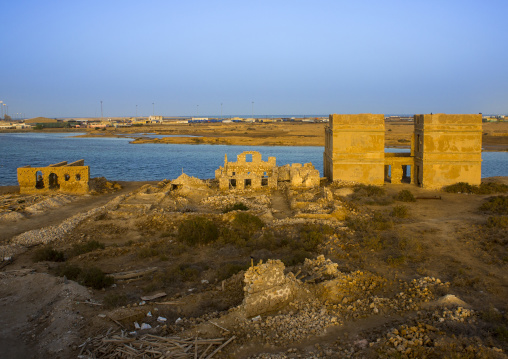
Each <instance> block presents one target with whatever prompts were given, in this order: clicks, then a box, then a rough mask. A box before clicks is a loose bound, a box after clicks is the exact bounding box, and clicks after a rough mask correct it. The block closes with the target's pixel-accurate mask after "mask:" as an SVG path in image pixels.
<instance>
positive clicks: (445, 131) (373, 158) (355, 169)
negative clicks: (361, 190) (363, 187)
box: [323, 114, 482, 189]
mask: <svg viewBox="0 0 508 359" xmlns="http://www.w3.org/2000/svg"><path fill="white" fill-rule="evenodd" d="M481 136H482V116H481V114H478V115H447V114H430V115H415V116H414V133H413V138H412V141H411V153H385V152H384V138H385V125H384V115H379V114H357V115H336V114H333V115H330V120H329V125H328V127H327V128H326V129H325V151H324V154H323V166H324V175H325V177H327V178H328V179H329V180H330V181H337V180H339V181H346V182H357V183H364V184H372V185H381V184H383V183H384V182H385V181H389V182H391V183H401V182H402V181H405V182H410V183H414V184H416V185H418V186H421V187H424V188H430V189H433V188H435V189H438V188H441V187H443V186H447V185H450V184H454V183H457V182H467V183H470V184H474V185H477V184H480V182H481V146H482V138H481Z"/></svg>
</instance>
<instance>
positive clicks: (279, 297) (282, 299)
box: [243, 259, 298, 317]
mask: <svg viewBox="0 0 508 359" xmlns="http://www.w3.org/2000/svg"><path fill="white" fill-rule="evenodd" d="M284 268H285V266H284V263H282V262H281V261H280V260H278V259H277V260H271V259H269V260H268V262H267V263H264V264H263V263H262V262H261V263H259V264H258V265H257V266H252V267H250V268H249V269H248V270H247V272H245V277H244V283H245V287H244V292H245V298H244V301H243V308H244V309H245V313H246V315H247V316H249V317H253V316H256V315H259V314H263V313H267V312H271V311H274V310H277V309H280V308H281V307H283V306H284V305H286V304H287V303H288V302H290V301H291V300H292V299H293V296H294V295H295V289H296V287H297V285H298V283H297V281H296V279H295V278H294V276H290V275H288V276H286V275H284ZM291 274H292V273H291Z"/></svg>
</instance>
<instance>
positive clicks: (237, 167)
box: [215, 151, 277, 190]
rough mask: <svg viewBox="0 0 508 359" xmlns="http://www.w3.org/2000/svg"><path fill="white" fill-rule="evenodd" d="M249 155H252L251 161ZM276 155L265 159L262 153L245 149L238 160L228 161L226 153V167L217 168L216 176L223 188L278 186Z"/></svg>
mask: <svg viewBox="0 0 508 359" xmlns="http://www.w3.org/2000/svg"><path fill="white" fill-rule="evenodd" d="M247 157H250V158H249V159H250V161H249V160H248V158H247ZM275 161H276V160H275V157H268V161H263V160H262V158H261V153H259V152H257V151H245V152H242V153H240V154H239V155H238V156H237V157H236V162H228V156H227V155H225V158H224V167H222V166H221V167H219V168H218V169H217V170H215V178H216V179H218V180H219V188H220V189H221V190H225V189H229V188H230V186H231V187H233V188H238V189H244V188H245V187H248V186H250V187H251V188H253V189H257V188H261V187H265V186H266V187H268V188H277V165H276V163H275Z"/></svg>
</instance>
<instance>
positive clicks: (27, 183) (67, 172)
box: [17, 160, 90, 194]
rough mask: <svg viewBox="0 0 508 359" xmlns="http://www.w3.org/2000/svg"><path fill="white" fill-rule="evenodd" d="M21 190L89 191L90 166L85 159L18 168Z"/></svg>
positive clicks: (79, 192)
mask: <svg viewBox="0 0 508 359" xmlns="http://www.w3.org/2000/svg"><path fill="white" fill-rule="evenodd" d="M17 172H18V183H19V191H20V193H23V194H33V193H42V192H49V191H59V192H67V193H75V194H86V193H88V192H89V181H90V167H89V166H85V160H78V161H75V162H72V163H67V161H63V162H59V163H55V164H52V165H49V166H47V167H31V166H29V165H28V166H24V167H20V168H18V171H17Z"/></svg>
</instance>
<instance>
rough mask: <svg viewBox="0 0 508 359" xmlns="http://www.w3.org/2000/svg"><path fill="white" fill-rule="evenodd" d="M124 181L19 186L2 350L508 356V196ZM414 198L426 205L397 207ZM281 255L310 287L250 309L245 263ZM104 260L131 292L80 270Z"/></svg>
mask: <svg viewBox="0 0 508 359" xmlns="http://www.w3.org/2000/svg"><path fill="white" fill-rule="evenodd" d="M486 181H487V182H488V181H491V182H495V183H501V184H503V183H504V184H508V178H506V177H500V178H491V179H486ZM122 186H123V188H122V189H121V190H117V191H106V192H105V193H97V194H95V195H89V196H69V195H62V194H57V193H54V194H49V195H37V196H36V195H31V196H25V195H20V194H18V193H16V188H15V187H10V188H3V189H2V192H1V194H0V209H1V210H0V234H1V235H0V255H1V257H2V258H3V261H1V262H0V308H1V313H2V314H1V315H0V338H1V339H0V353H2V355H1V357H5V358H10V357H12V358H17V357H27V358H30V357H31V358H46V357H48V356H50V355H51V356H52V357H55V358H71V357H77V356H79V355H81V356H80V357H83V358H92V357H102V356H105V355H107V354H111V353H113V351H114V350H117V352H116V353H117V354H118V353H120V354H121V353H123V354H122V355H124V357H135V355H134V353H135V351H136V350H137V351H138V352H140V351H141V350H142V349H143V348H145V347H146V346H147V343H148V342H149V341H157V340H158V341H159V342H158V344H157V345H158V346H157V348H159V349H153V348H156V346H155V344H151V345H152V347H150V348H152V349H146V350H149V351H148V352H145V355H147V357H151V356H150V355H153V357H160V355H162V354H163V353H164V350H165V351H166V354H167V353H168V351H170V350H169V349H168V348H169V345H174V348H176V349H174V350H184V349H182V348H187V349H185V350H187V352H186V355H187V356H184V357H195V355H197V353H199V355H200V356H201V355H202V356H203V357H206V356H208V355H209V354H211V352H212V350H213V349H215V348H218V346H219V345H224V346H223V348H222V350H220V351H219V352H217V353H215V354H214V357H216V358H283V357H284V358H297V357H299V358H311V357H312V358H336V357H356V358H365V357H367V358H374V357H393V358H395V357H396V358H400V357H403V358H405V357H407V358H412V357H471V358H472V357H486V358H504V357H506V354H505V353H506V350H508V316H507V310H508V305H507V301H506V298H508V274H507V273H508V251H507V248H506V245H507V242H508V235H507V233H508V232H507V231H506V223H505V222H507V220H506V213H505V212H503V211H506V208H505V209H503V208H501V210H500V212H494V213H492V212H488V210H483V211H480V210H479V208H480V207H481V206H482V205H483V204H484V203H486V202H487V201H488V199H489V198H490V197H493V196H502V195H503V194H500V193H497V194H496V193H494V194H482V195H480V194H464V193H446V192H443V191H429V190H424V189H421V188H418V187H415V186H413V185H410V184H401V185H392V184H388V183H387V184H386V185H385V186H384V187H383V188H370V187H367V188H361V187H358V186H356V187H355V186H347V185H337V184H323V185H322V186H321V187H318V188H313V189H290V188H289V187H288V186H287V185H285V184H283V183H281V184H280V185H279V189H278V190H273V191H267V190H261V191H252V190H249V189H247V190H245V191H242V192H239V191H238V192H237V191H232V192H226V193H224V192H220V191H219V190H218V188H217V184H216V183H214V182H213V181H212V182H207V183H203V184H201V185H199V186H196V185H195V184H189V185H188V186H181V187H178V188H174V186H172V185H171V182H170V181H167V182H160V183H155V182H149V183H147V182H144V183H136V182H125V183H122ZM402 190H407V191H410V192H411V193H412V194H413V196H414V197H416V200H415V201H414V202H401V201H399V200H395V199H394V197H397V195H399V194H400V193H401V191H402ZM238 203H242V204H243V205H244V207H242V208H241V209H238V208H239V207H233V206H234V205H235V204H238ZM234 208H237V209H234ZM494 217H495V218H497V222H496V221H494V220H492V219H491V218H494ZM503 218H504V219H503ZM189 223H191V224H192V225H193V227H188V226H186V224H189ZM192 228H200V230H199V231H198V232H199V233H198V234H196V233H195V231H194V230H193V229H192ZM193 238H198V240H202V242H197V243H196V242H192V239H193ZM203 238H205V239H206V240H205V239H203ZM49 250H53V251H54V252H50V251H49ZM48 253H50V254H48ZM55 253H61V254H62V257H60V258H59V257H58V256H57V255H56V254H55ZM320 255H322V256H324V257H321V259H319V258H320V257H319V256H320ZM306 258H307V259H306ZM276 259H278V260H281V261H282V262H283V264H284V266H285V271H284V273H285V275H286V276H287V278H286V280H287V281H289V282H291V283H294V285H295V288H299V289H298V290H295V292H294V294H293V297H292V298H291V300H289V301H288V302H286V303H283V305H280V306H279V307H277V309H276V310H271V311H269V312H262V313H260V315H259V316H257V315H256V316H248V315H246V304H245V303H246V302H245V300H246V298H247V297H248V296H249V295H251V294H250V293H247V292H244V275H245V270H248V269H249V268H251V267H252V265H256V264H259V266H258V267H259V268H261V266H262V264H260V263H265V264H266V263H267V261H268V260H276ZM309 260H310V262H309ZM260 261H262V262H260ZM313 261H314V262H313ZM323 265H326V266H328V267H327V268H329V267H333V268H335V270H334V271H332V272H333V273H332V274H330V273H331V272H330V273H328V272H327V273H328V274H326V275H324V274H323V273H324V272H319V271H318V270H317V268H320V266H323ZM91 267H95V268H98V269H100V270H101V271H102V272H104V273H106V274H109V275H111V276H112V277H113V278H114V284H112V283H111V282H107V283H106V282H104V283H105V284H104V285H103V288H102V289H94V288H93V286H94V285H96V282H97V280H98V278H99V276H98V275H97V274H95V277H93V278H92V279H94V280H96V282H93V281H91V282H85V279H84V277H79V276H78V277H77V279H74V280H73V279H72V278H71V276H72V270H75V269H76V268H78V270H79V269H80V268H81V269H82V270H83V271H85V269H87V268H91ZM258 267H253V268H251V269H250V270H257V269H255V268H258ZM101 278H102V277H101ZM102 279H103V278H102ZM78 282H80V283H82V284H79V283H78ZM84 284H86V285H84ZM98 287H100V283H99V286H98ZM325 289H326V290H325ZM136 324H139V325H140V326H141V325H142V324H145V325H150V327H151V328H147V329H140V328H137V326H136ZM189 338H190V339H189ZM13 342H15V343H16V345H12V343H13ZM161 343H163V344H161ZM175 343H176V344H175ZM198 343H199V344H198ZM115 345H116V346H115ZM192 345H194V346H192ZM207 347H208V348H210V349H209V351H208V352H205V349H206V348H207ZM115 348H116V349H115ZM160 348H164V350H163V349H160ZM189 348H191V349H189ZM150 350H151V351H150ZM161 350H162V351H161ZM171 350H173V349H171ZM207 350H208V349H207ZM152 352H153V353H152ZM156 353H159V354H160V355H159V354H156ZM161 353H162V354H161ZM120 354H118V355H120ZM167 355H168V357H169V354H167Z"/></svg>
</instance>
